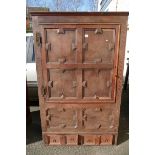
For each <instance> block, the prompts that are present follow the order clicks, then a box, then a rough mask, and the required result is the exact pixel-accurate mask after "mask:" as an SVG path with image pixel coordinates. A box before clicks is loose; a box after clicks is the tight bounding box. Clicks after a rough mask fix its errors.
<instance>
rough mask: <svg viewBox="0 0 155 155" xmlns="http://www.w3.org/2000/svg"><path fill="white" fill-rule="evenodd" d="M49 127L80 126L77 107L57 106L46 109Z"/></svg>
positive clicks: (61, 128) (65, 127)
mask: <svg viewBox="0 0 155 155" xmlns="http://www.w3.org/2000/svg"><path fill="white" fill-rule="evenodd" d="M46 126H47V129H51V130H52V129H55V130H57V129H59V130H64V129H65V130H67V129H76V128H77V126H78V118H77V109H72V108H64V107H55V108H49V109H47V110H46Z"/></svg>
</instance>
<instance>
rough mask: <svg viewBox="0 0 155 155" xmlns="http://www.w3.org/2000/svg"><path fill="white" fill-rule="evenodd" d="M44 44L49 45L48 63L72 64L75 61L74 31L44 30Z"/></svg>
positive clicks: (60, 29) (65, 29)
mask: <svg viewBox="0 0 155 155" xmlns="http://www.w3.org/2000/svg"><path fill="white" fill-rule="evenodd" d="M46 42H47V43H48V44H50V46H51V47H50V49H49V50H48V54H47V58H48V60H47V61H48V62H56V63H74V62H75V60H76V44H77V40H76V29H71V28H70V29H67V28H55V29H54V28H53V29H46Z"/></svg>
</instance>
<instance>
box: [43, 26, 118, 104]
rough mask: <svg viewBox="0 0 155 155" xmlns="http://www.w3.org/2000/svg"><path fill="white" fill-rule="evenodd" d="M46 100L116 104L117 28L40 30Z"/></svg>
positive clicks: (58, 27)
mask: <svg viewBox="0 0 155 155" xmlns="http://www.w3.org/2000/svg"><path fill="white" fill-rule="evenodd" d="M42 34H43V39H42V66H43V78H44V80H43V81H44V83H43V85H44V87H45V89H46V95H45V100H46V101H47V102H51V101H60V102H61V101H62V102H65V101H68V100H70V101H75V100H76V101H89V100H91V101H97V102H100V101H105V100H106V101H111V102H114V101H115V94H116V76H117V60H118V45H119V43H118V41H119V26H118V25H108V24H87V25H85V24H77V25H76V24H71V25H70V24H69V25H67V24H66V25H65V24H59V25H58V24H55V25H54V24H53V25H48V26H42Z"/></svg>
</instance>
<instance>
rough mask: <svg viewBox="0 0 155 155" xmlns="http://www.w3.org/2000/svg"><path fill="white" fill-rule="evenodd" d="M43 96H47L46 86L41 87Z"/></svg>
mask: <svg viewBox="0 0 155 155" xmlns="http://www.w3.org/2000/svg"><path fill="white" fill-rule="evenodd" d="M41 95H42V96H43V97H44V96H45V95H46V88H45V87H44V86H42V87H41Z"/></svg>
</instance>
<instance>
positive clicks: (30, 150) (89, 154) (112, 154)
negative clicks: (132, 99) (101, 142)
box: [26, 90, 129, 155]
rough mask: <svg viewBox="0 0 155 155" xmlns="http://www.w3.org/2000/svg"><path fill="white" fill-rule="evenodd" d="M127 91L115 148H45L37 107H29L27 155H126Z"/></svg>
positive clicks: (127, 140) (127, 151) (127, 141)
mask: <svg viewBox="0 0 155 155" xmlns="http://www.w3.org/2000/svg"><path fill="white" fill-rule="evenodd" d="M128 94H129V93H128V90H127V91H124V92H123V94H122V106H121V117H120V118H121V119H120V128H119V136H118V138H119V139H118V145H117V146H45V145H44V143H43V141H42V137H41V126H40V115H39V107H38V106H31V107H30V110H31V114H32V124H30V125H27V136H26V137H27V138H26V144H27V145H26V150H27V155H128V154H129V125H128V120H129V119H128V118H129V117H128V114H129V112H128V110H129V108H128V105H129V99H128Z"/></svg>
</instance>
